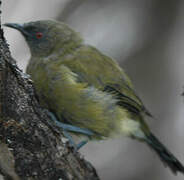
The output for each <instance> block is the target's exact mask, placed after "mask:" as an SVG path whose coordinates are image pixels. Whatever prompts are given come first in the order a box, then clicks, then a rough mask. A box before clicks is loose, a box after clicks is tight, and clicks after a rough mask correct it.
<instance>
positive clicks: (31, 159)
mask: <svg viewBox="0 0 184 180" xmlns="http://www.w3.org/2000/svg"><path fill="white" fill-rule="evenodd" d="M64 140H65V141H64ZM0 174H1V176H2V177H1V178H2V179H15V180H18V179H29V180H30V179H31V180H32V179H36V180H37V179H39V180H42V179H44V180H47V179H50V180H59V179H60V180H61V179H62V180H73V179H80V180H98V179H99V178H98V176H97V174H96V171H95V169H94V168H93V167H92V165H91V164H90V163H89V162H87V161H85V160H84V159H83V158H82V157H81V155H80V154H79V153H75V152H73V150H72V148H70V147H69V146H68V145H67V143H66V139H65V138H64V137H63V135H62V132H60V131H59V130H58V129H57V128H56V127H54V125H52V123H51V122H50V119H49V117H48V116H47V113H45V112H44V110H43V109H42V108H41V107H40V105H39V102H38V100H37V97H36V94H35V90H34V88H33V84H32V81H31V79H30V78H29V76H28V75H26V74H24V73H23V72H22V71H21V70H19V68H18V67H17V65H16V62H15V61H14V60H13V59H12V57H11V54H10V52H9V48H8V45H7V43H6V40H5V38H4V36H3V31H2V29H1V27H0Z"/></svg>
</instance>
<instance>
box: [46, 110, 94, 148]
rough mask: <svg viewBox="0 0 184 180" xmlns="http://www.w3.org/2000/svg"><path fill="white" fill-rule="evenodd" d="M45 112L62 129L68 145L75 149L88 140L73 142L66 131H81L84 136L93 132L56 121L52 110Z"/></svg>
mask: <svg viewBox="0 0 184 180" xmlns="http://www.w3.org/2000/svg"><path fill="white" fill-rule="evenodd" d="M47 113H48V115H49V116H50V117H51V119H52V120H53V121H54V122H55V124H56V125H57V126H58V127H60V128H62V129H63V134H64V136H65V137H66V138H68V140H69V143H70V145H72V146H73V147H74V149H75V150H76V151H77V150H79V149H80V148H81V147H83V146H84V145H85V144H86V143H87V142H88V140H84V141H81V142H80V143H78V144H75V142H74V141H73V138H72V136H71V135H70V134H69V132H68V131H71V132H77V133H81V134H84V135H86V136H92V135H94V133H93V132H92V131H90V130H88V129H84V128H79V127H76V126H73V125H69V124H65V123H62V122H60V121H58V120H57V118H56V117H55V115H54V114H53V113H52V112H49V111H47Z"/></svg>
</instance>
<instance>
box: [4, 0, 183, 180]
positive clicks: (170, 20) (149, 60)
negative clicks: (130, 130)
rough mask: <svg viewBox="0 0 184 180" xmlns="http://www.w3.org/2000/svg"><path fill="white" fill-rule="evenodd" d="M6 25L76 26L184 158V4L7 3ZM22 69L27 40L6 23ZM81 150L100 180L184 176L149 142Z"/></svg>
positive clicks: (148, 0) (144, 0) (147, 0)
mask: <svg viewBox="0 0 184 180" xmlns="http://www.w3.org/2000/svg"><path fill="white" fill-rule="evenodd" d="M2 6H3V9H2V12H3V13H2V23H4V22H18V23H23V22H27V21H33V20H40V19H56V20H59V21H64V22H66V23H68V24H70V26H71V27H73V28H74V29H75V30H76V31H78V32H80V33H81V34H82V36H83V37H84V38H85V40H86V43H88V44H92V45H94V46H96V47H97V48H98V49H100V50H101V51H102V52H104V53H105V54H107V55H109V56H111V57H113V58H114V59H116V60H117V61H118V62H119V63H120V64H121V66H122V67H123V68H124V69H125V71H126V72H127V73H128V74H129V76H130V77H131V79H132V81H133V83H134V86H135V89H136V91H137V94H139V96H140V97H141V98H142V100H143V102H144V104H145V106H146V107H147V109H149V111H150V112H151V113H152V114H153V115H154V116H155V119H152V120H149V119H148V123H149V125H150V126H151V128H152V131H153V132H154V133H155V134H156V135H157V136H158V137H159V138H160V140H161V141H162V142H164V144H165V145H166V146H167V147H168V149H170V151H172V152H173V153H174V154H175V155H176V156H177V158H178V159H179V160H180V161H182V162H183V163H184V131H183V129H184V99H183V97H182V96H181V93H182V91H183V85H184V70H183V68H184V59H183V57H184V1H182V0H167V1H160V0H136V1H135V0H113V1H112V0H54V1H50V0H39V1H38V0H31V1H25V0H14V1H12V0H6V1H4V2H3V4H2ZM4 31H5V36H6V38H7V40H8V43H9V44H10V49H11V52H12V56H13V57H14V58H15V59H16V60H17V63H18V65H19V67H20V68H21V69H25V66H26V64H27V62H28V59H29V57H30V53H29V49H28V48H27V45H26V43H25V41H24V39H23V37H22V36H21V35H20V34H19V33H18V32H17V31H15V30H12V29H8V28H4ZM81 153H82V154H83V155H84V156H85V158H86V159H87V160H89V161H90V162H91V163H92V164H93V165H94V166H95V168H96V169H97V171H98V174H99V176H100V177H101V179H102V180H111V179H113V180H147V179H149V180H163V179H164V180H173V179H174V180H183V179H184V176H183V175H182V174H178V175H177V176H174V175H173V174H172V173H171V172H170V170H169V169H168V168H164V166H163V164H162V163H161V162H160V160H159V159H158V157H157V156H156V154H155V153H153V152H152V151H151V150H150V149H149V148H148V147H147V146H146V145H144V144H141V143H139V142H136V141H134V140H131V139H127V138H123V139H115V140H108V141H101V142H90V143H88V144H87V145H86V146H85V147H84V148H82V149H81Z"/></svg>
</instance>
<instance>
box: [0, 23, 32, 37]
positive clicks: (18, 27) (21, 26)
mask: <svg viewBox="0 0 184 180" xmlns="http://www.w3.org/2000/svg"><path fill="white" fill-rule="evenodd" d="M3 26H7V27H10V28H13V29H17V30H18V31H20V32H21V33H22V34H23V35H25V36H30V34H29V33H28V32H27V31H25V29H24V25H22V24H17V23H5V24H3Z"/></svg>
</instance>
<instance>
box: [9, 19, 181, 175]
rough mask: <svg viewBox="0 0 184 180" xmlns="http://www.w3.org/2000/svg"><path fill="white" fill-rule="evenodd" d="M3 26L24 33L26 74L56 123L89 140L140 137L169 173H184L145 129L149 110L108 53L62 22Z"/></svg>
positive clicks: (169, 154)
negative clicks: (74, 128)
mask: <svg viewBox="0 0 184 180" xmlns="http://www.w3.org/2000/svg"><path fill="white" fill-rule="evenodd" d="M6 25H7V26H9V27H13V28H16V29H18V30H19V31H20V32H21V33H22V34H23V35H24V37H25V39H26V41H27V43H28V45H29V48H30V51H31V59H30V62H29V64H28V67H27V73H28V74H30V75H31V77H32V79H33V81H34V85H35V88H36V90H37V93H38V96H39V99H40V102H41V104H42V105H43V107H45V108H48V109H49V110H50V111H52V112H53V113H54V114H55V115H56V116H57V118H58V119H59V120H60V121H61V122H65V123H68V124H72V125H75V126H78V127H81V128H87V129H89V130H91V131H92V132H94V133H95V135H94V136H93V137H92V139H93V138H94V139H104V138H108V137H114V136H121V135H125V136H129V137H132V138H135V139H138V140H141V141H144V142H146V143H147V144H148V145H149V146H150V147H151V148H152V149H154V150H155V151H156V152H157V154H158V155H159V157H160V158H161V160H162V161H163V162H164V163H166V164H167V165H168V166H169V167H170V168H171V170H172V171H173V172H177V171H181V172H184V167H183V165H182V164H181V163H180V162H179V161H178V160H177V159H176V158H175V157H174V156H173V155H172V154H171V153H170V152H169V151H168V150H167V149H166V148H165V147H164V146H163V145H162V144H161V143H160V142H159V141H158V140H157V139H156V137H155V136H154V135H153V134H152V133H151V132H150V130H149V128H148V126H147V125H146V123H145V121H144V117H145V115H150V113H149V112H148V111H147V110H146V109H145V107H144V106H143V104H142V101H141V100H140V99H139V98H138V96H137V95H136V94H135V92H134V90H133V86H132V83H131V81H130V79H129V78H128V76H127V75H126V74H125V72H124V71H123V70H122V69H121V68H120V67H119V65H118V64H117V63H116V62H115V61H114V60H113V59H112V58H110V57H108V56H106V55H104V54H103V53H101V52H100V51H98V50H97V49H96V48H94V47H92V46H89V45H85V44H84V43H83V39H82V38H81V37H80V36H79V34H78V33H76V32H75V31H73V30H72V29H71V28H70V27H68V26H67V25H66V24H64V23H60V22H56V21H51V20H44V21H36V22H30V23H26V24H24V25H22V26H20V25H19V26H18V25H17V24H6Z"/></svg>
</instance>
